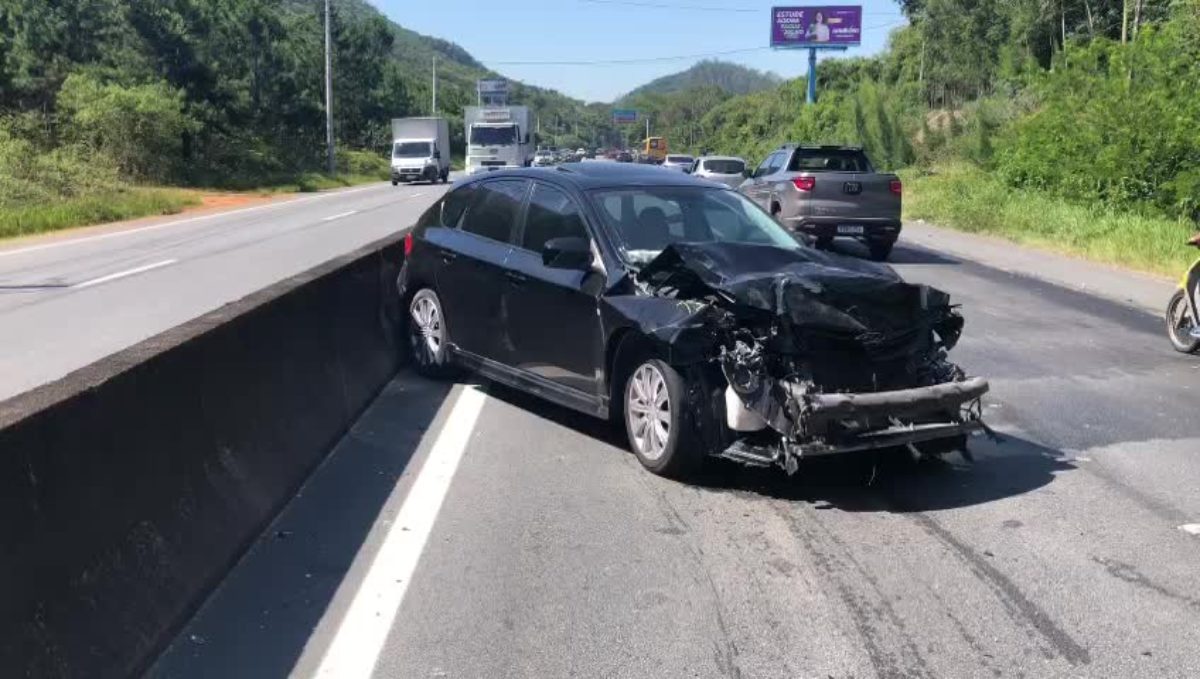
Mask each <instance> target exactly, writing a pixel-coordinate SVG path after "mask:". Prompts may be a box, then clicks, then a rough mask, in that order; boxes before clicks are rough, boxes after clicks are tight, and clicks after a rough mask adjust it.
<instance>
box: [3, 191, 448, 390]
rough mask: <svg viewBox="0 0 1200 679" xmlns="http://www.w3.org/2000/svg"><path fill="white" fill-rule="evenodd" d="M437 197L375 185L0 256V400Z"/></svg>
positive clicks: (387, 226) (386, 226)
mask: <svg viewBox="0 0 1200 679" xmlns="http://www.w3.org/2000/svg"><path fill="white" fill-rule="evenodd" d="M443 191H445V187H444V186H443V185H440V184H438V185H425V184H415V185H401V186H399V187H395V188H393V187H392V186H391V185H390V184H384V183H380V184H372V185H367V186H362V187H356V188H352V189H345V190H341V191H335V192H329V193H320V194H314V195H310V196H302V197H297V198H292V199H289V200H282V201H278V202H272V203H268V204H265V205H259V206H255V207H250V208H246V209H241V210H232V211H228V212H221V213H215V214H209V215H203V216H198V217H189V216H183V217H171V218H166V219H162V220H153V221H151V222H149V223H141V222H139V225H138V226H136V227H134V228H130V229H125V230H115V231H105V232H103V233H100V234H96V233H81V234H79V235H78V236H74V237H68V238H63V239H54V240H48V241H46V242H39V243H33V244H24V245H19V246H15V247H8V248H4V247H3V246H0V338H2V340H0V341H2V342H3V351H0V399H4V398H7V397H9V396H13V395H15V394H18V393H21V392H23V391H25V390H27V389H30V388H33V387H35V386H38V385H40V384H43V383H45V382H49V381H52V380H54V379H57V378H59V377H61V376H63V375H65V374H67V373H68V372H70V371H72V370H75V369H77V368H80V367H83V366H85V365H87V364H89V363H91V362H92V361H95V360H96V359H98V358H102V357H104V356H107V355H108V354H111V353H113V352H116V351H119V350H121V349H123V348H125V347H127V346H129V345H132V344H134V343H136V342H138V341H140V340H143V339H146V338H147V337H151V336H153V335H155V334H156V333H159V332H161V331H163V330H166V329H167V328H171V327H173V326H175V325H178V324H179V323H182V322H184V321H187V320H189V319H192V318H195V317H196V316H199V315H201V314H203V313H205V312H207V311H210V310H212V309H215V308H217V307H219V306H221V305H222V304H225V303H227V302H231V301H233V300H236V299H239V298H241V297H244V296H245V295H248V294H250V293H252V292H254V291H256V290H259V289H261V288H263V287H265V286H267V285H270V284H271V283H274V282H276V281H278V280H281V279H283V278H286V277H288V276H291V275H293V274H296V273H299V272H301V271H304V270H306V269H308V268H310V267H313V266H315V265H317V264H320V263H321V262H324V261H326V260H329V259H331V258H333V257H336V256H338V255H341V254H344V253H346V252H350V251H351V250H354V249H355V248H357V247H359V246H361V245H365V244H366V243H369V242H371V241H374V240H376V239H378V238H382V237H384V236H386V235H388V234H389V233H393V232H395V230H396V229H397V228H399V227H401V226H405V225H408V224H411V223H412V222H413V221H415V220H416V218H417V216H418V215H419V214H420V213H421V211H422V210H424V209H425V208H426V207H427V206H428V205H429V204H430V203H431V202H432V200H433V199H434V198H435V197H436V196H438V195H441V193H442V192H443Z"/></svg>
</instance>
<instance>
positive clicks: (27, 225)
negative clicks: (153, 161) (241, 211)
mask: <svg viewBox="0 0 1200 679" xmlns="http://www.w3.org/2000/svg"><path fill="white" fill-rule="evenodd" d="M199 202H200V197H199V195H198V194H197V193H196V192H195V191H188V190H186V189H165V188H126V189H117V190H114V191H109V192H104V193H97V194H93V195H89V196H82V197H78V198H62V199H59V200H56V201H54V202H52V203H49V204H26V205H3V206H0V238H12V237H15V236H26V235H30V234H35V233H44V232H47V231H57V230H59V229H68V228H71V227H75V226H84V225H87V224H98V223H101V222H113V221H118V220H122V219H133V218H135V217H145V216H148V215H169V214H175V213H176V212H179V211H181V210H182V209H183V208H185V207H187V206H189V205H196V204H199Z"/></svg>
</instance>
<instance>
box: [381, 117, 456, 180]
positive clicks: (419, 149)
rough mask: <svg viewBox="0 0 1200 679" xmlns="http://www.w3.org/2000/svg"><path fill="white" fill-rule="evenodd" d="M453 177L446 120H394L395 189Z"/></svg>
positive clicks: (393, 166)
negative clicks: (416, 182)
mask: <svg viewBox="0 0 1200 679" xmlns="http://www.w3.org/2000/svg"><path fill="white" fill-rule="evenodd" d="M449 177H450V124H449V123H448V122H446V119H445V118H393V119H392V186H396V185H397V184H399V183H400V182H413V181H418V180H424V181H427V182H436V181H438V180H439V179H440V180H442V181H443V182H445V181H446V180H447V179H448V178H449Z"/></svg>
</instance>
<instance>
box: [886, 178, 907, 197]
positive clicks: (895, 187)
mask: <svg viewBox="0 0 1200 679" xmlns="http://www.w3.org/2000/svg"><path fill="white" fill-rule="evenodd" d="M888 188H889V189H891V190H892V193H894V194H896V195H897V196H899V195H900V194H901V193H903V192H904V185H903V184H901V183H900V180H899V179H893V180H892V181H891V183H890V184H888Z"/></svg>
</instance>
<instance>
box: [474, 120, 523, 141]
mask: <svg viewBox="0 0 1200 679" xmlns="http://www.w3.org/2000/svg"><path fill="white" fill-rule="evenodd" d="M516 142H517V126H516V125H501V126H488V127H480V126H478V125H476V126H474V127H472V128H471V142H470V143H472V144H477V145H482V146H503V145H506V144H515V143H516Z"/></svg>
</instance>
